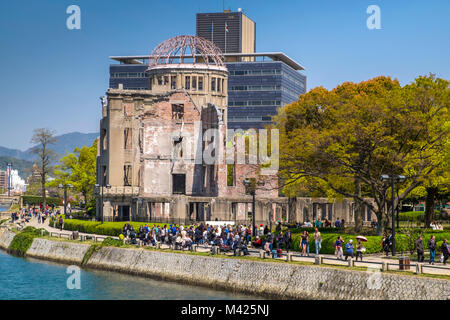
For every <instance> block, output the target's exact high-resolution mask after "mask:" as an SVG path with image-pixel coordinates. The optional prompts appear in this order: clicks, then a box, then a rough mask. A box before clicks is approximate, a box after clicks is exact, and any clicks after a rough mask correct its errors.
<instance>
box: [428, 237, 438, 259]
mask: <svg viewBox="0 0 450 320" xmlns="http://www.w3.org/2000/svg"><path fill="white" fill-rule="evenodd" d="M428 249H429V250H430V264H434V257H435V256H436V240H435V236H434V235H431V239H430V240H429V241H428Z"/></svg>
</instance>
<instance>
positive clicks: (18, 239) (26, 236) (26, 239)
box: [8, 227, 48, 256]
mask: <svg viewBox="0 0 450 320" xmlns="http://www.w3.org/2000/svg"><path fill="white" fill-rule="evenodd" d="M41 230H44V229H36V228H34V227H26V228H25V229H23V230H22V231H21V232H19V233H18V234H16V236H15V237H14V239H13V240H12V241H11V244H10V245H9V248H8V252H9V253H12V254H15V255H18V256H24V255H25V253H26V252H27V250H28V249H29V248H30V247H31V244H32V243H33V239H34V238H36V237H39V236H40V235H41ZM44 235H48V232H47V231H44Z"/></svg>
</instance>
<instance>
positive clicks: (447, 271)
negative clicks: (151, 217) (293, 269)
mask: <svg viewBox="0 0 450 320" xmlns="http://www.w3.org/2000/svg"><path fill="white" fill-rule="evenodd" d="M49 220H50V219H46V221H45V223H38V219H37V218H35V217H33V218H31V220H30V222H28V223H25V224H23V223H22V225H23V226H24V227H26V226H33V227H35V228H44V229H45V230H47V231H48V232H55V233H61V234H63V235H67V236H69V235H71V234H72V231H69V230H62V231H60V229H58V228H53V227H52V226H50V225H49ZM18 222H19V223H20V221H18ZM16 223H17V222H16ZM124 223H125V222H124ZM79 235H80V236H81V235H83V236H90V237H108V236H104V235H96V234H89V233H82V232H79ZM112 238H115V239H119V238H118V237H112ZM161 249H169V245H167V244H161ZM248 249H249V252H250V256H252V257H259V254H260V248H252V247H249V248H248ZM197 251H198V252H210V251H211V246H210V245H198V246H197ZM290 253H292V260H293V261H303V262H311V263H315V261H316V255H315V253H313V252H310V255H309V256H305V257H301V253H300V252H297V251H290ZM232 254H233V252H232V251H231V253H228V255H232ZM320 256H321V257H322V260H323V262H322V263H323V264H325V265H329V266H332V265H340V266H348V265H349V262H348V261H346V260H345V258H344V259H343V260H337V259H336V256H334V255H331V254H320ZM439 257H440V254H438V253H436V258H435V264H434V265H431V264H429V263H428V261H427V260H425V261H424V262H422V263H419V264H420V265H421V266H422V268H423V273H426V274H441V275H450V265H446V266H444V265H443V264H442V263H440V262H439ZM349 259H350V258H349ZM274 260H282V261H285V260H286V251H285V250H283V256H282V257H281V258H277V259H274ZM353 261H355V260H354V259H353ZM448 261H450V259H449V260H448ZM383 262H384V263H389V267H388V270H399V266H398V265H395V264H399V261H398V258H392V256H389V257H385V256H384V255H382V254H371V255H365V256H364V257H363V261H362V262H361V261H360V260H358V261H357V262H356V261H355V263H354V266H355V267H366V268H368V270H369V269H370V270H374V269H381V268H382V263H383ZM410 263H411V266H410V269H409V271H412V272H415V271H416V264H418V262H417V261H411V262H410ZM399 271H401V270H399Z"/></svg>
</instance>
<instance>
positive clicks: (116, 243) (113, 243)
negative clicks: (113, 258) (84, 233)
mask: <svg viewBox="0 0 450 320" xmlns="http://www.w3.org/2000/svg"><path fill="white" fill-rule="evenodd" d="M102 246H104V247H123V241H121V240H117V239H113V238H111V237H108V238H106V239H105V240H103V242H102Z"/></svg>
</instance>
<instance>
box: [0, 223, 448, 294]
mask: <svg viewBox="0 0 450 320" xmlns="http://www.w3.org/2000/svg"><path fill="white" fill-rule="evenodd" d="M13 237H14V233H11V232H9V231H2V230H1V229H0V247H2V248H5V246H6V248H7V247H8V246H9V243H11V241H12V238H13ZM87 253H88V256H89V254H91V253H92V255H91V256H90V257H89V259H88V260H87V262H86V261H85V264H84V265H85V266H86V267H88V268H96V269H103V270H110V271H117V272H124V273H129V274H135V275H140V276H148V277H153V278H159V279H166V280H172V281H180V282H183V283H186V284H195V285H202V286H207V287H210V288H212V287H213V288H217V289H226V290H230V291H236V292H245V293H249V294H257V295H264V296H267V297H272V298H285V299H352V300H353V299H370V300H379V299H390V300H404V299H420V300H434V299H447V297H448V296H449V295H450V281H448V280H443V279H432V278H425V277H416V276H402V275H395V274H387V273H381V272H377V273H374V272H364V271H355V270H345V269H334V268H329V267H319V266H304V265H298V264H289V263H281V262H274V263H272V262H259V261H252V260H243V259H229V258H220V257H205V256H199V255H189V254H182V253H170V252H163V251H154V250H146V249H126V248H114V247H100V248H99V249H98V250H89V245H86V244H78V243H70V242H64V241H53V240H47V239H39V238H36V239H34V241H33V244H32V245H31V247H30V249H28V251H27V253H26V255H27V256H32V257H35V258H40V259H46V260H56V261H60V262H65V263H73V264H78V265H80V264H81V262H82V261H83V258H85V255H86V254H87Z"/></svg>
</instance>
